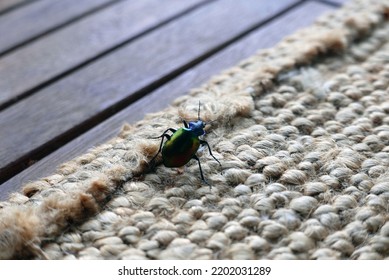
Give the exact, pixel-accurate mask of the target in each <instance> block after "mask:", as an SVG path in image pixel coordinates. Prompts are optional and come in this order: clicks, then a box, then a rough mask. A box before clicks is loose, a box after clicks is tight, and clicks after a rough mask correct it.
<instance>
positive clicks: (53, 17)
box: [0, 0, 117, 54]
mask: <svg viewBox="0 0 389 280" xmlns="http://www.w3.org/2000/svg"><path fill="white" fill-rule="evenodd" d="M114 2H117V0H83V1H79V0H66V1H63V0H40V1H36V2H33V3H31V4H30V5H26V6H22V7H20V8H18V9H16V10H14V11H12V12H9V13H7V14H5V15H3V16H1V17H0V34H1V40H0V54H1V53H4V52H5V51H7V50H9V49H11V48H13V47H15V46H17V45H20V44H22V43H23V42H25V41H28V40H31V39H32V38H34V37H36V36H38V35H40V34H43V33H45V32H47V31H49V30H52V29H55V28H57V27H58V26H60V25H61V24H65V23H67V22H69V21H71V20H73V19H75V18H77V17H79V16H81V15H83V14H85V13H86V12H89V11H91V10H93V9H96V8H98V7H101V6H102V5H104V4H108V3H114ZM0 3H1V2H0ZM0 9H1V8H0Z"/></svg>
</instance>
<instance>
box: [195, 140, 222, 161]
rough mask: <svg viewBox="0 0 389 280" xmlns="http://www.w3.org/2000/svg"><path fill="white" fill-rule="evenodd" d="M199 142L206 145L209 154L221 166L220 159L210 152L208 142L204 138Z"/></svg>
mask: <svg viewBox="0 0 389 280" xmlns="http://www.w3.org/2000/svg"><path fill="white" fill-rule="evenodd" d="M200 144H201V145H206V146H207V147H208V151H209V154H210V155H211V156H212V157H213V158H214V159H215V160H216V161H217V163H219V165H220V166H222V165H221V163H220V161H219V160H218V159H217V158H215V156H214V155H213V154H212V151H211V147H210V146H209V144H208V142H207V141H204V140H200Z"/></svg>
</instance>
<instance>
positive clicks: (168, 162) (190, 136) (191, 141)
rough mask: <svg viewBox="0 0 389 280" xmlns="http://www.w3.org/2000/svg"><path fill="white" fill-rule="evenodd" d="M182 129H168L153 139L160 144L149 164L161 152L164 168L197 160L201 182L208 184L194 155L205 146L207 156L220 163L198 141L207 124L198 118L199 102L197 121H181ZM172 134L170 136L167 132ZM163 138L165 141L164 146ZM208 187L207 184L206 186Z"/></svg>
mask: <svg viewBox="0 0 389 280" xmlns="http://www.w3.org/2000/svg"><path fill="white" fill-rule="evenodd" d="M182 121H183V123H184V127H181V128H179V129H174V128H168V129H166V130H165V131H164V132H163V133H162V135H160V136H158V137H155V138H153V139H158V138H162V139H161V144H160V145H159V150H158V152H157V154H156V155H155V156H154V157H153V158H152V159H151V161H150V163H154V161H155V159H156V158H157V156H158V155H159V153H161V152H162V162H163V165H165V166H166V167H181V166H184V165H185V164H187V163H188V162H189V161H190V160H191V159H195V160H197V162H198V163H199V169H200V175H201V180H202V181H203V182H205V183H206V184H208V182H207V181H206V180H205V178H204V174H203V170H202V168H201V163H200V159H199V158H198V157H197V155H196V153H197V151H198V149H199V147H200V145H201V146H207V147H208V151H209V154H210V155H211V156H212V157H213V158H214V159H215V160H216V161H217V163H219V165H220V166H221V163H220V161H219V160H218V159H217V158H216V157H215V156H214V155H213V154H212V150H211V147H210V146H209V144H208V142H207V141H205V140H202V139H199V137H200V136H203V135H205V130H204V128H205V126H206V125H207V124H209V123H206V122H204V121H203V120H202V119H201V118H200V102H199V109H198V118H197V121H190V122H189V123H188V122H187V121H185V120H182ZM169 131H170V132H172V134H171V135H169V134H168V132H169ZM164 138H166V139H167V140H166V141H165V144H164V141H163V140H164ZM208 185H209V184H208Z"/></svg>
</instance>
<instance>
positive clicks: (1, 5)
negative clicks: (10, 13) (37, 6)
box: [0, 0, 32, 12]
mask: <svg viewBox="0 0 389 280" xmlns="http://www.w3.org/2000/svg"><path fill="white" fill-rule="evenodd" d="M28 2H32V0H1V1H0V12H3V11H6V10H8V9H12V8H13V7H17V6H19V5H22V4H25V3H28Z"/></svg>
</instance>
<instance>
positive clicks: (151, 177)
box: [0, 0, 389, 259]
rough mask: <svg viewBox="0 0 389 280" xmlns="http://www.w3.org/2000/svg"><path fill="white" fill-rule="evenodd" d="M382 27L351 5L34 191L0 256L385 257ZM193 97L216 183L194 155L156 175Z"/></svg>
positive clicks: (1, 236) (388, 228)
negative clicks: (160, 154) (163, 145)
mask: <svg viewBox="0 0 389 280" xmlns="http://www.w3.org/2000/svg"><path fill="white" fill-rule="evenodd" d="M388 18H389V3H388V1H384V0H382V1H379V0H370V1H367V0H359V1H358V0H355V1H352V2H350V3H349V4H348V5H347V6H345V7H343V8H342V9H340V10H337V11H336V12H334V13H332V14H330V15H326V16H325V17H322V18H321V19H320V20H318V21H317V22H316V23H315V24H314V25H313V26H311V27H309V28H307V29H304V30H301V31H299V32H297V33H295V34H294V35H292V36H290V37H288V38H285V39H284V40H283V41H282V42H281V43H280V44H278V45H277V46H275V47H274V48H272V49H268V50H262V51H260V52H259V53H258V54H257V55H255V56H253V57H251V58H249V59H247V60H246V61H243V62H242V63H240V64H239V65H237V66H236V67H234V68H232V69H229V70H227V71H225V72H224V73H222V74H220V75H218V76H216V77H214V78H213V79H212V80H210V81H209V82H208V83H207V84H205V85H203V86H202V87H200V88H197V89H194V90H193V91H192V92H191V93H190V94H188V95H187V96H185V97H182V98H180V99H178V100H176V101H175V102H174V104H173V105H172V106H171V107H170V108H168V109H166V110H164V111H162V112H159V113H155V114H152V115H149V116H147V117H146V118H145V119H144V120H143V121H141V122H139V123H137V124H135V125H133V126H130V125H125V126H124V127H123V130H122V132H121V133H120V135H118V137H116V138H114V139H112V140H111V141H109V142H107V143H105V144H104V145H101V146H99V147H96V148H94V149H92V150H90V151H89V152H88V153H86V154H84V155H82V156H80V157H78V158H76V159H74V160H72V161H70V162H67V163H64V164H63V165H62V166H61V167H60V168H59V169H58V170H57V172H56V174H53V175H52V176H49V177H47V178H43V179H41V180H39V181H36V182H33V183H30V184H27V185H25V186H24V187H23V193H22V194H17V193H16V194H14V195H12V197H11V198H10V199H9V200H8V201H6V202H3V203H1V204H0V258H2V259H12V258H23V259H25V258H33V259H388V258H389V215H388V211H389V209H388V202H389V172H388V167H389V147H388V145H389V88H388V86H389V27H388ZM259 40H260V38H259ZM199 101H201V117H202V118H203V119H204V120H205V121H211V120H215V121H214V122H212V123H211V124H210V125H209V126H207V134H206V136H205V139H206V140H207V141H208V142H209V144H210V146H211V148H212V149H213V153H214V155H215V157H216V158H218V159H219V160H220V162H221V164H222V166H221V167H220V166H219V165H218V163H217V162H216V161H215V160H214V159H213V158H212V157H210V156H209V153H208V151H207V149H203V150H202V151H199V157H200V160H201V163H202V167H203V171H204V174H205V177H206V178H207V180H208V181H209V183H210V184H211V185H212V188H210V187H209V186H208V185H206V184H204V183H203V182H202V181H201V180H200V175H199V168H198V165H197V162H196V161H194V160H192V161H190V162H189V164H188V165H187V166H185V167H183V168H166V167H164V166H163V165H161V164H157V166H156V168H155V170H149V167H148V162H149V161H150V159H151V158H152V157H153V156H154V155H155V153H156V152H157V150H158V147H159V141H158V140H155V139H151V138H152V137H155V136H158V135H160V134H161V133H162V132H163V131H164V130H165V129H166V128H169V127H173V128H178V127H181V126H182V124H181V118H183V119H186V120H195V119H197V107H198V102H199ZM158 161H159V162H160V161H161V159H160V158H158Z"/></svg>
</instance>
